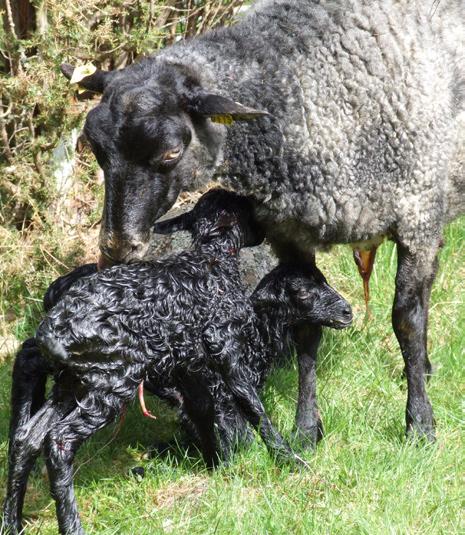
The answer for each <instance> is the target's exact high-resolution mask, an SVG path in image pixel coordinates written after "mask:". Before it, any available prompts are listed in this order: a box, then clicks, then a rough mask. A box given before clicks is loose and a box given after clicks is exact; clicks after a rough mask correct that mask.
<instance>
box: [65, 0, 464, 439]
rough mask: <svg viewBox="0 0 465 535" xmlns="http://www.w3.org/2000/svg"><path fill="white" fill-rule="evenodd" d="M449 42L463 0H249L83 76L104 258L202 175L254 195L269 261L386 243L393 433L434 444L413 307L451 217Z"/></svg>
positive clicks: (309, 428) (305, 416) (453, 94)
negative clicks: (92, 97)
mask: <svg viewBox="0 0 465 535" xmlns="http://www.w3.org/2000/svg"><path fill="white" fill-rule="evenodd" d="M464 40H465V10H464V9H463V0H440V1H438V0H429V1H427V2H421V1H412V0H397V1H395V0H378V1H372V0H343V1H336V0H300V1H297V0H264V1H261V2H257V4H256V5H255V7H254V8H253V9H251V10H250V11H249V12H248V14H247V15H246V16H245V17H244V18H242V19H241V20H240V21H239V22H238V23H237V24H236V25H234V26H232V27H230V28H221V29H219V30H216V31H211V32H209V33H207V34H205V35H203V36H201V37H197V38H195V39H192V40H189V41H186V42H180V43H177V44H176V45H173V46H171V47H168V48H166V49H164V50H162V51H161V52H160V53H159V54H157V55H156V56H153V57H149V58H147V59H145V60H143V61H141V62H140V63H138V64H136V65H132V66H130V67H127V68H125V69H123V70H121V71H118V72H103V71H100V70H98V71H96V72H95V73H94V74H93V75H91V76H88V77H86V78H84V79H83V80H81V82H80V84H81V86H82V87H84V88H87V89H90V90H93V91H96V92H102V93H103V96H102V100H101V103H100V104H99V105H98V106H97V107H96V108H95V109H93V110H92V111H91V112H90V113H89V115H88V116H87V121H86V126H85V133H86V135H87V138H88V139H89V141H90V143H91V146H92V148H93V151H94V153H95V155H96V157H97V159H98V162H99V164H100V165H101V167H102V168H103V170H104V173H105V208H104V214H103V220H102V230H101V236H100V247H101V251H102V253H103V255H104V256H105V257H106V258H107V259H109V260H111V261H123V262H130V261H134V260H137V259H139V258H142V257H143V255H144V253H145V251H146V249H147V247H148V243H149V241H150V239H151V227H152V224H153V223H154V221H155V220H156V219H157V218H159V217H160V216H161V215H162V214H164V213H165V212H166V211H167V210H168V209H169V208H170V207H171V206H172V204H173V203H174V202H175V200H176V197H177V196H178V194H179V192H181V191H185V190H193V189H196V188H198V187H199V186H201V185H202V184H205V183H206V182H207V181H208V180H210V179H211V178H212V177H213V176H220V177H221V182H222V183H223V184H224V185H225V186H226V187H230V188H232V189H234V190H236V191H238V192H240V193H243V194H247V195H251V196H253V198H254V199H255V200H256V202H257V209H256V211H257V215H258V217H259V218H260V219H261V221H262V222H263V223H264V225H265V228H266V230H267V237H268V239H269V240H270V242H271V243H272V245H273V248H274V250H275V251H276V253H277V255H278V256H279V258H280V259H281V260H286V259H288V258H289V257H291V258H292V259H295V258H299V257H300V258H304V259H305V258H310V257H312V256H313V254H314V249H315V248H316V247H318V246H321V245H323V246H327V245H330V244H335V243H352V244H353V243H359V242H364V243H369V244H370V246H371V245H372V244H374V243H379V241H380V240H381V239H382V237H384V236H387V237H389V238H391V239H393V240H395V242H396V243H397V250H398V269H397V277H396V293H395V299H394V307H393V326H394V330H395V333H396V336H397V338H398V341H399V344H400V347H401V350H402V354H403V357H404V360H405V364H406V375H407V382H408V400H407V412H406V418H407V433H409V434H412V433H413V434H418V435H420V436H425V437H427V438H429V439H433V438H434V424H433V413H432V408H431V405H430V402H429V400H428V397H427V393H426V388H425V374H426V373H427V372H428V371H429V370H430V363H429V361H428V358H427V352H426V337H427V318H428V302H429V296H430V290H431V285H432V282H433V279H434V276H435V272H436V268H437V253H438V249H439V247H440V243H441V234H442V229H443V227H444V225H445V224H446V223H447V221H449V220H450V219H451V217H452V215H453V216H456V215H458V214H460V213H462V212H463V211H464V209H465V191H464V190H465V185H464V181H465V176H464V174H465V173H464V171H465V169H464V167H465V166H464V162H463V160H462V161H461V162H458V163H457V161H456V154H458V153H459V152H460V151H463V148H462V147H461V146H460V145H459V142H458V141H457V140H458V127H457V124H458V118H459V116H460V114H461V113H463V112H464V109H465V51H464V50H465V43H464ZM62 70H63V72H64V74H65V75H67V76H68V77H70V76H71V74H72V72H73V67H71V66H70V65H63V66H62ZM450 168H453V173H450V172H449V169H450ZM314 336H318V332H317V333H315V332H313V333H308V332H302V333H301V337H300V342H301V343H300V348H299V353H300V355H299V369H300V371H301V377H300V383H299V386H300V393H299V406H298V410H297V426H298V429H299V430H300V431H301V432H302V434H303V435H305V434H309V435H311V437H315V433H314V431H315V426H316V424H317V422H315V421H314V419H312V418H311V416H310V415H309V410H308V402H307V397H308V396H307V395H308V393H309V392H310V389H311V388H312V386H311V384H310V382H309V381H308V376H309V373H307V371H308V370H310V369H312V362H313V359H314V357H315V355H314V352H313V351H311V350H307V348H308V347H311V346H312V344H311V339H312V337H314ZM313 345H314V344H313Z"/></svg>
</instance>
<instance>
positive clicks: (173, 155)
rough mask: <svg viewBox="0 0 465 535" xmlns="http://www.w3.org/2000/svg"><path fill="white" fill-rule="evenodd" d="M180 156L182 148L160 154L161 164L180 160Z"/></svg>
mask: <svg viewBox="0 0 465 535" xmlns="http://www.w3.org/2000/svg"><path fill="white" fill-rule="evenodd" d="M181 154H182V147H176V148H175V149H170V150H167V151H166V152H165V153H163V154H162V157H161V160H162V162H163V163H173V162H175V161H176V160H178V159H179V158H180V156H181Z"/></svg>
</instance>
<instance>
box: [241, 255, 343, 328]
mask: <svg viewBox="0 0 465 535" xmlns="http://www.w3.org/2000/svg"><path fill="white" fill-rule="evenodd" d="M251 299H252V302H253V305H254V308H255V309H256V310H257V311H258V312H260V311H265V312H266V311H270V312H272V311H273V310H276V311H282V312H284V313H285V314H286V316H287V319H288V321H289V322H290V323H291V324H293V325H297V324H303V323H311V324H315V325H323V326H327V327H333V328H335V329H343V328H344V327H348V326H349V325H350V324H351V323H352V309H351V307H350V305H349V303H348V302H347V301H346V300H345V299H344V298H343V297H342V296H341V295H339V294H338V293H337V292H336V291H335V290H333V288H331V286H329V284H328V283H327V282H326V279H325V277H324V276H323V274H322V273H321V271H320V270H319V269H318V268H317V267H316V266H315V265H311V264H299V265H291V264H281V265H279V266H278V267H276V268H275V269H274V270H273V271H271V272H270V273H268V275H266V276H265V277H264V278H263V279H262V280H261V281H260V283H259V285H258V286H257V289H256V290H255V291H254V293H253V294H252V297H251Z"/></svg>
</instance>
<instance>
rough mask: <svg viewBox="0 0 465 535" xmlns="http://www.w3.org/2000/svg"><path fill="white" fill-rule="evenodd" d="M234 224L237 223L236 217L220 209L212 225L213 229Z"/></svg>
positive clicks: (228, 227)
mask: <svg viewBox="0 0 465 535" xmlns="http://www.w3.org/2000/svg"><path fill="white" fill-rule="evenodd" d="M234 225H237V217H236V216H235V215H234V214H229V213H228V212H225V211H222V212H220V214H219V216H218V219H217V220H216V221H215V224H214V225H213V230H220V229H230V228H232V227H233V226H234Z"/></svg>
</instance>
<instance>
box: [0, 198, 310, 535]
mask: <svg viewBox="0 0 465 535" xmlns="http://www.w3.org/2000/svg"><path fill="white" fill-rule="evenodd" d="M252 213H253V211H252V209H251V203H250V201H249V200H248V199H246V198H244V197H240V196H238V195H236V194H233V193H230V192H226V191H224V190H214V191H210V192H208V193H206V194H205V195H204V196H203V197H202V199H201V200H200V201H199V202H198V204H197V205H196V207H195V208H194V209H193V210H192V211H191V212H189V213H188V214H184V215H183V216H182V226H183V227H184V228H186V229H188V230H189V231H190V232H191V234H192V236H193V248H192V250H191V251H187V252H182V253H180V254H177V255H173V256H171V257H167V258H165V259H164V260H163V261H159V262H153V263H145V264H133V265H122V266H115V267H113V268H111V269H108V270H104V271H102V272H99V273H96V274H93V275H90V276H89V277H84V278H82V279H80V280H78V281H76V282H75V283H74V285H73V286H71V288H70V289H69V290H68V291H67V293H66V294H65V295H64V297H63V298H62V299H61V300H60V301H59V302H58V303H57V304H56V305H55V306H54V307H53V308H52V309H51V310H50V312H49V313H48V315H47V316H46V318H45V319H44V320H43V321H42V323H41V324H40V326H39V328H38V330H37V333H36V341H37V344H38V346H39V348H40V350H41V352H42V353H43V354H44V356H45V357H46V358H47V360H48V362H49V365H50V367H51V368H52V369H53V371H54V378H55V381H54V386H53V389H52V392H51V395H50V397H49V399H48V400H47V401H46V402H45V403H44V404H43V405H42V407H41V408H40V409H39V410H38V411H37V412H35V414H34V415H33V416H32V418H30V419H29V420H28V421H26V423H24V424H23V425H22V426H21V427H19V428H18V429H17V430H16V432H15V436H14V437H13V440H12V444H11V447H10V457H9V475H8V486H7V497H6V500H5V506H4V518H3V522H4V525H5V526H6V529H8V530H10V532H11V533H15V532H18V531H20V530H21V514H22V505H23V500H24V495H25V491H26V484H27V479H28V475H29V472H30V470H31V468H32V466H33V464H34V461H35V458H36V457H37V455H38V454H39V453H40V451H41V449H42V448H43V450H44V453H45V458H46V464H47V470H48V473H49V478H50V486H51V491H52V495H53V497H54V499H55V501H56V509H57V517H58V524H59V529H60V533H63V534H68V535H69V534H71V533H73V534H80V533H84V531H83V529H82V526H81V523H80V520H79V515H78V512H77V506H76V501H75V498H74V492H73V484H72V482H73V475H72V462H73V458H74V456H75V453H76V451H77V449H78V448H79V446H80V445H81V444H82V442H84V441H85V440H86V439H87V438H89V437H90V436H92V435H93V434H94V433H95V432H96V431H98V430H99V429H101V428H102V427H104V426H105V425H107V424H108V423H110V422H111V421H113V420H114V419H115V418H116V417H117V416H118V415H119V414H120V413H121V411H122V409H123V408H124V406H125V405H126V404H127V403H128V402H129V401H130V400H131V399H133V398H134V396H135V393H136V391H137V388H138V386H139V385H140V384H141V382H142V381H143V380H144V379H145V378H146V376H147V374H148V372H150V382H151V383H153V384H155V385H160V387H161V388H165V387H166V386H170V385H172V386H174V387H175V388H176V389H178V390H179V391H180V393H181V395H182V397H183V408H184V410H185V411H186V413H187V414H188V416H189V418H190V420H191V421H192V422H193V423H194V425H195V426H196V430H197V432H198V434H199V437H200V440H201V445H202V451H203V454H204V457H205V460H206V462H207V463H208V464H209V465H214V464H215V462H216V460H217V457H216V451H215V437H214V417H215V411H214V406H213V399H212V397H211V396H210V391H209V385H208V381H206V380H205V372H204V370H213V371H215V372H217V373H218V374H220V376H221V378H222V382H223V383H224V384H225V385H226V386H227V388H228V389H229V390H230V392H231V394H232V397H233V399H234V401H235V403H236V405H237V408H238V410H239V411H241V413H242V415H243V417H244V418H245V419H246V420H247V421H248V422H249V423H250V424H251V425H252V426H253V427H254V428H255V429H256V431H257V432H259V434H260V436H261V437H262V438H263V440H264V442H265V444H266V446H267V447H268V449H269V451H270V453H272V454H273V455H275V456H276V457H277V458H278V459H281V460H285V461H287V460H296V459H297V457H295V456H294V454H293V453H292V451H291V449H290V447H289V446H288V445H287V444H286V442H285V441H284V440H283V438H282V437H281V435H280V434H279V433H278V432H277V431H276V430H275V429H274V427H273V425H272V424H271V422H270V420H269V418H268V417H267V415H266V413H265V410H264V408H263V405H262V403H261V401H260V398H259V396H258V393H257V389H256V387H255V386H254V385H255V382H256V379H255V377H256V376H257V374H256V373H255V372H254V371H253V370H252V369H251V368H250V365H249V364H250V363H251V362H256V361H257V359H258V358H260V356H259V355H258V354H257V352H259V351H262V350H263V348H262V343H261V338H260V333H259V331H258V327H257V322H256V318H255V315H254V311H253V308H252V305H251V303H250V302H249V300H248V299H247V297H246V295H245V289H244V288H243V286H242V284H241V281H240V277H239V265H238V253H239V250H240V248H241V247H244V246H252V245H256V244H258V243H260V242H261V241H262V239H263V233H262V232H261V231H260V229H259V227H258V226H257V225H256V223H255V221H254V220H253V216H252ZM176 222H177V223H181V220H180V219H179V218H178V219H177V220H175V222H171V225H172V224H173V223H174V224H176ZM299 312H300V311H299ZM191 393H195V396H194V397H191Z"/></svg>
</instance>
